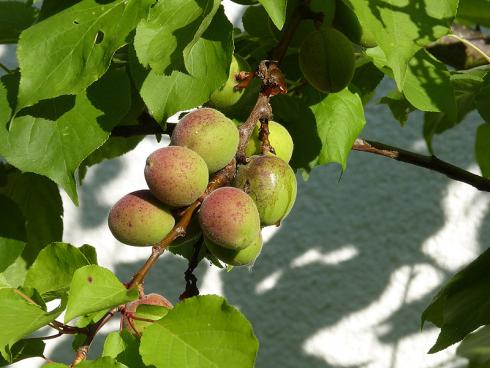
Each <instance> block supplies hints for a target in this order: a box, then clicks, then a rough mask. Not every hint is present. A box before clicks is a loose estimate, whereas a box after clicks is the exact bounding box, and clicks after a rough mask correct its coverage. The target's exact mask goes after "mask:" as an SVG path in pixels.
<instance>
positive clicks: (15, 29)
mask: <svg viewBox="0 0 490 368" xmlns="http://www.w3.org/2000/svg"><path fill="white" fill-rule="evenodd" d="M36 15H37V11H36V9H34V8H33V7H32V6H30V5H28V4H24V3H21V2H18V1H2V2H0V44H2V43H16V42H17V40H18V38H19V34H20V32H22V31H23V30H24V29H26V28H28V27H29V26H30V25H31V24H32V23H34V21H35V20H36Z"/></svg>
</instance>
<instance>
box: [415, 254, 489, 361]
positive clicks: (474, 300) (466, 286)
mask: <svg viewBox="0 0 490 368" xmlns="http://www.w3.org/2000/svg"><path fill="white" fill-rule="evenodd" d="M425 321H430V322H432V323H434V324H435V325H436V326H437V327H439V328H440V329H441V332H440V334H439V337H438V338H437V342H436V343H435V344H434V346H433V347H432V348H431V349H430V351H429V353H436V352H438V351H441V350H443V349H445V348H447V347H448V346H450V345H452V344H454V343H456V342H458V341H461V340H462V339H463V338H464V337H465V336H466V335H468V334H469V333H470V332H472V331H474V330H475V329H477V328H478V327H480V326H483V325H486V324H490V250H489V249H487V250H486V251H485V252H484V253H483V254H482V255H480V256H479V257H478V258H477V259H476V260H474V261H473V262H471V263H470V264H469V265H468V266H467V267H465V268H464V269H463V270H461V271H460V272H458V273H457V274H456V275H454V276H453V277H452V278H451V280H449V282H448V283H447V284H446V285H445V286H444V287H443V288H442V290H440V291H439V293H438V294H437V295H436V296H435V297H434V299H433V300H432V302H431V304H430V305H429V306H428V307H427V308H426V309H425V311H424V313H423V314H422V323H424V322H425Z"/></svg>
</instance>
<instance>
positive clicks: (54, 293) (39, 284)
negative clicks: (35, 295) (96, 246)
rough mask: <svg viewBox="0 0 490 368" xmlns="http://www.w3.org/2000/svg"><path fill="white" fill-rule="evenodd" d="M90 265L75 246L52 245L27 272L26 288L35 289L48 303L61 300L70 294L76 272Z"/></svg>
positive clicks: (45, 249) (42, 252)
mask: <svg viewBox="0 0 490 368" xmlns="http://www.w3.org/2000/svg"><path fill="white" fill-rule="evenodd" d="M90 263H91V262H90V261H89V260H88V259H87V258H86V257H85V255H84V254H83V253H82V252H81V251H80V250H79V249H78V248H76V247H74V246H73V245H70V244H66V243H53V244H50V245H48V246H47V247H46V248H44V249H43V250H42V251H41V252H40V253H39V255H38V256H37V258H36V260H35V261H34V263H33V264H32V266H31V267H30V268H29V270H28V271H27V276H26V280H25V283H24V286H25V287H31V288H35V289H36V290H37V291H38V292H39V293H40V294H41V296H42V297H43V299H44V300H46V301H49V300H52V299H55V298H59V297H61V296H62V295H63V294H66V293H67V292H68V288H69V287H70V282H71V279H72V277H73V274H74V273H75V271H76V270H77V269H79V268H81V267H83V266H87V265H89V264H90Z"/></svg>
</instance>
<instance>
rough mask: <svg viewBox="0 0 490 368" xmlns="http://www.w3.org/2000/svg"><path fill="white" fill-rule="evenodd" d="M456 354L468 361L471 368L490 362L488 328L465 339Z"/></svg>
mask: <svg viewBox="0 0 490 368" xmlns="http://www.w3.org/2000/svg"><path fill="white" fill-rule="evenodd" d="M456 354H458V355H459V356H462V357H464V358H467V359H469V360H470V362H471V364H472V365H470V366H471V367H473V366H474V367H480V366H481V365H482V364H485V363H488V362H490V326H485V327H483V328H481V329H479V330H478V331H476V332H473V333H471V334H469V335H468V336H466V337H465V339H464V340H463V341H462V342H461V344H460V345H459V346H458V349H457V350H456Z"/></svg>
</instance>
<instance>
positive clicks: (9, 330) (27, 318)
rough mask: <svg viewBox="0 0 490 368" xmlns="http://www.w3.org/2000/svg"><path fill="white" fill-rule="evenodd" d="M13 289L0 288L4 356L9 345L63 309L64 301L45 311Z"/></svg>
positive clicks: (0, 335) (0, 347)
mask: <svg viewBox="0 0 490 368" xmlns="http://www.w3.org/2000/svg"><path fill="white" fill-rule="evenodd" d="M19 293H20V292H19V291H17V290H15V289H0V315H1V316H2V328H1V329H0V352H1V353H2V355H3V356H4V357H5V356H7V351H8V349H9V346H10V347H12V345H13V344H14V343H15V342H17V341H19V340H20V339H21V338H22V337H24V336H26V335H29V334H30V333H32V332H34V331H36V330H37V329H39V328H41V327H43V326H45V325H47V324H48V323H49V322H51V321H53V320H54V319H55V318H56V317H58V316H59V315H60V314H61V312H62V311H63V309H64V303H61V305H60V306H59V307H58V308H56V309H55V310H53V311H51V312H46V311H45V310H43V308H41V307H40V306H39V305H37V304H33V303H30V302H28V301H27V300H25V299H24V298H22V297H21V296H20V294H19Z"/></svg>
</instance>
